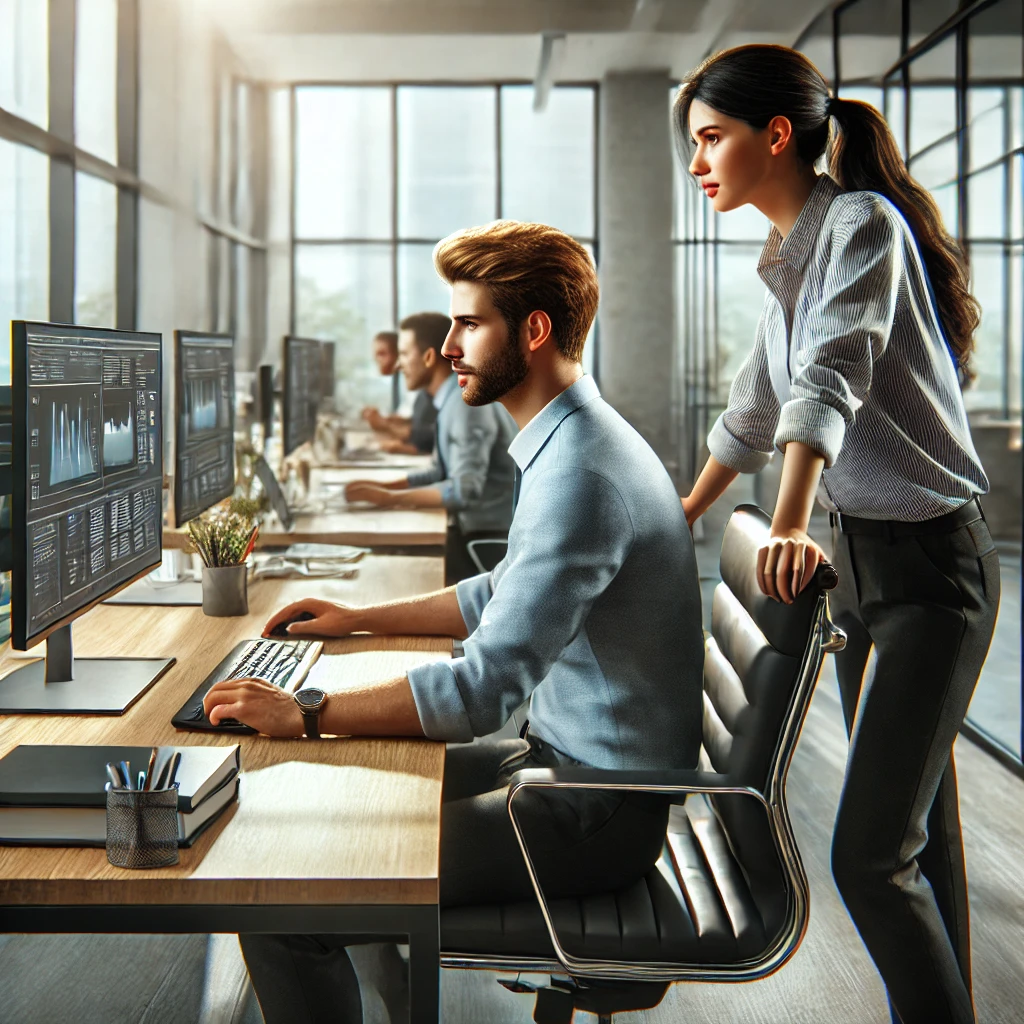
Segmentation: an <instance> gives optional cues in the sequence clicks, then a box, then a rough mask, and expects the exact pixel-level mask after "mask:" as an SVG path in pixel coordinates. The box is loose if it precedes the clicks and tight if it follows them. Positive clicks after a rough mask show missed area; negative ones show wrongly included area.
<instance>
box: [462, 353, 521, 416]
mask: <svg viewBox="0 0 1024 1024" xmlns="http://www.w3.org/2000/svg"><path fill="white" fill-rule="evenodd" d="M467 369H471V370H472V374H471V376H470V377H469V378H468V380H467V382H466V386H465V387H464V388H463V389H462V400H463V401H464V402H465V403H466V405H490V404H491V402H496V401H498V399H499V398H503V397H504V396H505V395H507V394H508V393H509V392H510V391H511V390H512V389H513V388H517V387H519V385H520V384H522V383H523V381H524V380H526V375H527V374H528V373H529V372H530V367H529V365H528V363H527V362H526V358H525V357H524V356H523V353H522V352H520V351H519V346H518V345H514V344H509V345H507V346H506V347H505V349H504V351H503V352H502V353H501V354H500V355H497V356H495V357H494V358H493V359H491V360H489V361H488V362H486V363H483V364H481V365H480V366H475V367H467ZM457 372H458V371H457V370H456V373H457Z"/></svg>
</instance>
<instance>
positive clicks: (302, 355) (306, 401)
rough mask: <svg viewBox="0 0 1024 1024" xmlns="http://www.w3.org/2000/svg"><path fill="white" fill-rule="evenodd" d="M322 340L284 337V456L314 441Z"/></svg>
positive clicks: (318, 402)
mask: <svg viewBox="0 0 1024 1024" xmlns="http://www.w3.org/2000/svg"><path fill="white" fill-rule="evenodd" d="M322 360H323V357H322V354H321V351H320V342H319V341H313V340H312V339H310V338H293V337H291V336H288V337H286V338H285V339H284V409H283V413H282V420H283V424H284V431H283V433H284V437H283V439H282V440H283V446H284V447H283V451H282V454H283V455H290V454H291V453H292V452H293V451H295V449H296V448H298V447H299V445H301V444H305V443H306V442H307V441H312V440H313V435H314V434H315V433H316V415H317V411H318V409H319V407H320V374H321V371H322V369H323V361H322Z"/></svg>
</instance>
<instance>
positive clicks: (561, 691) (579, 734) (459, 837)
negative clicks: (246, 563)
mask: <svg viewBox="0 0 1024 1024" xmlns="http://www.w3.org/2000/svg"><path fill="white" fill-rule="evenodd" d="M434 261H435V265H436V266H437V268H438V271H439V273H440V274H441V275H442V277H443V278H444V279H445V280H446V281H448V282H450V283H451V285H452V307H451V308H452V316H453V319H454V323H453V325H452V328H451V333H450V334H449V335H448V339H447V340H446V341H445V342H444V354H445V356H446V357H447V358H448V359H450V360H451V361H452V362H453V364H454V366H455V371H456V373H455V375H449V376H448V377H447V378H445V380H446V385H445V386H449V385H448V384H447V381H452V382H455V383H456V385H457V387H458V388H459V389H461V390H462V395H461V396H460V395H459V394H458V392H457V391H456V392H455V397H454V401H455V402H457V403H458V405H460V406H461V405H463V403H466V404H467V406H469V407H472V408H476V409H480V410H482V409H487V408H490V407H491V406H490V405H489V404H488V403H499V402H500V403H501V405H502V406H503V407H504V409H505V410H507V412H508V414H510V415H511V416H512V417H513V418H514V420H515V422H516V423H517V424H518V425H519V427H520V431H519V433H518V434H517V435H516V437H515V439H514V440H513V441H512V444H511V452H512V457H513V458H514V459H515V464H516V479H517V481H518V483H519V486H518V487H517V499H518V501H517V505H516V510H515V518H514V521H513V523H512V529H511V532H510V533H509V550H508V555H507V557H506V558H505V559H504V560H503V561H502V562H501V563H500V564H499V565H498V567H497V568H496V569H495V570H494V571H493V572H491V573H487V574H483V575H479V576H476V577H474V578H473V579H469V580H466V581H464V582H463V583H460V584H459V585H458V586H457V587H452V588H449V589H447V590H442V591H438V592H436V593H433V594H425V595H422V596H420V597H416V598H412V599H410V600H405V601H395V602H392V603H390V604H386V605H376V606H371V607H368V608H349V607H343V606H340V605H335V604H332V603H331V602H329V601H323V600H317V599H315V598H310V599H306V600H303V601H299V602H297V603H295V604H292V605H289V606H288V607H286V608H283V609H282V610H281V611H279V612H278V613H277V614H276V615H274V616H273V617H272V618H271V619H270V621H269V622H268V623H267V625H266V628H265V632H264V635H267V633H269V632H270V631H272V630H273V629H275V628H276V627H277V626H278V625H286V627H287V632H288V635H289V636H295V637H300V636H345V635H347V634H349V633H355V632H370V633H382V634H395V633H402V634H420V635H430V636H449V637H460V638H464V645H463V649H464V653H463V655H462V656H461V657H457V658H449V659H447V660H444V661H437V662H433V663H431V664H426V665H420V666H418V667H416V668H413V669H411V670H410V671H409V672H408V674H407V675H404V676H401V677H399V678H395V679H390V680H382V681H380V682H375V683H370V684H367V685H365V686H360V687H345V688H342V689H340V690H337V691H335V692H332V693H330V694H327V695H323V699H322V701H321V700H320V695H319V691H317V692H316V693H313V692H310V693H308V694H307V698H315V699H316V700H317V701H319V703H318V704H317V710H315V711H313V712H310V713H309V715H310V717H311V718H312V719H313V722H312V723H311V724H310V725H308V726H304V721H303V716H302V714H301V712H300V709H299V705H298V703H297V701H296V700H295V698H294V697H293V696H292V695H291V694H288V693H285V692H284V691H282V690H280V689H278V688H277V687H275V686H272V685H270V684H269V683H266V682H262V681H260V680H227V681H225V682H221V683H217V684H216V685H214V686H213V687H212V688H211V689H210V691H209V692H208V693H207V695H206V698H205V701H204V706H205V708H206V711H207V713H208V714H209V716H210V721H211V722H214V723H216V722H218V721H220V719H221V718H225V717H234V718H237V719H238V720H239V721H242V722H245V723H246V724H248V725H251V726H253V727H254V728H256V729H258V730H259V731H260V732H261V733H264V734H267V735H270V736H282V737H289V736H293V737H294V736H301V735H302V734H303V732H304V729H306V730H308V735H310V736H313V735H315V734H316V733H317V732H319V733H323V734H331V735H335V736H337V735H338V734H344V735H369V736H428V737H430V738H431V739H435V740H445V741H448V743H449V746H448V749H447V753H446V755H445V767H444V787H443V791H442V805H441V839H440V873H439V897H440V905H441V906H442V907H451V906H459V905H466V904H481V903H483V904H493V903H501V902H504V901H512V900H514V901H524V900H530V901H532V900H534V899H535V895H534V892H533V887H532V884H531V881H530V877H529V875H528V873H527V870H526V868H525V866H524V863H523V856H522V853H521V851H520V849H519V845H518V842H517V839H516V835H515V832H514V831H513V828H512V824H511V822H510V820H509V815H508V810H507V807H506V800H507V795H508V784H509V779H510V777H512V776H513V774H514V773H515V772H517V771H519V770H520V769H529V768H543V767H547V768H550V767H555V766H568V765H581V764H582V765H589V766H591V767H594V768H602V769H626V770H628V769H633V770H644V769H648V770H659V771H664V770H670V769H676V768H693V767H694V766H695V765H696V764H697V759H698V756H699V753H700V737H701V701H702V678H703V667H704V638H703V632H702V630H701V599H700V585H699V582H698V577H697V565H696V560H695V558H694V551H693V541H692V539H691V537H690V531H689V530H688V529H687V527H686V518H685V516H684V514H683V509H682V507H681V506H680V503H679V496H678V493H677V492H676V488H675V486H674V484H673V483H672V480H671V479H670V477H669V475H668V473H667V472H666V471H665V467H664V466H663V465H662V464H661V462H660V460H659V459H658V457H657V455H656V454H655V453H654V451H652V449H651V448H650V446H649V445H648V444H647V443H646V442H645V441H644V440H643V438H642V437H641V436H640V435H639V434H638V433H637V432H636V431H635V430H634V429H633V428H632V427H631V426H630V425H629V424H628V423H626V421H625V420H623V418H622V417H621V416H620V415H619V414H618V413H617V412H615V410H614V409H612V407H611V406H610V405H608V404H607V403H606V402H605V401H604V400H603V399H602V398H601V395H600V393H599V391H598V388H597V384H596V383H595V382H594V379H593V378H592V377H590V376H588V375H586V374H585V373H584V372H583V366H582V362H581V357H582V352H583V347H584V344H585V342H586V338H587V332H588V330H589V328H590V325H591V323H592V322H593V319H594V315H595V313H596V311H597V303H598V283H597V273H596V271H595V269H594V264H593V261H592V260H591V258H590V256H589V254H588V253H587V251H586V250H585V249H584V248H583V246H582V245H580V244H579V243H578V242H576V241H575V240H574V239H572V238H570V237H569V236H567V235H565V234H563V233H562V232H560V231H556V230H555V229H554V228H550V227H547V226H546V225H543V224H520V223H517V222H509V221H505V222H502V221H499V222H497V223H494V224H489V225H486V226H485V227H481V228H475V229H470V230H468V231H463V232H457V233H456V234H455V235H452V236H450V237H448V238H446V239H444V240H443V241H441V242H440V243H438V246H437V249H436V250H435V253H434ZM638 344H640V342H638ZM435 351H437V350H435V349H434V348H432V347H431V348H430V349H428V350H427V351H426V352H425V353H424V355H425V356H426V359H427V361H428V362H432V361H433V355H432V353H434V352H435ZM446 408H447V406H446ZM301 612H308V613H309V614H310V615H312V616H313V617H312V619H311V620H310V621H306V622H299V621H296V618H297V616H298V615H299V614H300V613H301ZM289 623H291V624H290V625H288V624H289ZM527 697H529V698H530V721H529V726H528V728H527V729H526V730H525V731H524V736H523V738H521V739H500V740H499V739H496V738H494V737H493V736H492V735H491V734H492V733H494V732H495V731H496V730H497V729H498V728H499V727H500V726H501V725H503V724H504V722H505V721H506V720H507V719H508V717H509V716H510V715H511V713H512V711H513V710H514V709H515V708H516V707H518V706H519V705H520V704H521V703H522V701H523V700H524V699H526V698H527ZM317 723H318V725H319V728H318V729H317V728H315V727H314V726H315V725H316V724H317ZM474 737H477V739H474ZM470 741H472V742H470ZM310 742H325V743H344V742H345V740H344V739H326V740H322V741H317V740H315V739H314V740H311V741H310ZM516 806H517V815H518V816H519V818H520V820H521V822H522V825H523V831H524V834H525V836H526V841H527V842H528V843H529V846H530V853H531V859H532V860H533V862H534V863H535V865H536V866H537V872H538V877H539V878H540V880H541V884H542V885H543V887H544V889H545V892H546V894H547V895H548V896H550V897H553V898H557V897H559V896H567V897H568V896H582V895H586V894H589V893H607V892H611V891H615V890H617V889H620V888H624V887H626V886H628V885H630V884H632V883H634V882H636V881H637V880H638V879H640V878H642V877H644V875H645V874H646V873H647V872H648V871H650V870H651V868H652V866H653V865H654V864H655V862H656V861H657V859H658V857H659V855H660V854H661V850H662V847H663V845H664V842H665V834H666V827H667V823H668V813H669V806H668V802H667V800H666V799H665V798H664V797H663V796H660V795H658V794H650V793H615V792H610V791H601V790H571V791H570V790H557V791H555V792H538V791H535V790H531V791H528V792H527V793H524V794H522V795H521V797H520V798H518V799H517V802H516ZM363 938H364V937H361V936H358V935H355V936H345V935H242V936H240V937H239V939H240V942H241V946H242V952H243V954H244V956H245V961H246V964H247V966H248V968H249V973H250V976H251V977H252V980H253V985H254V987H255V990H256V994H257V996H258V998H259V1002H260V1006H261V1008H262V1011H263V1016H264V1019H265V1020H266V1021H267V1024H321V1022H327V1021H331V1022H337V1024H356V1022H361V1021H362V1020H363V1012H362V1005H361V997H360V992H359V984H358V979H357V977H356V974H355V971H354V969H353V967H352V963H351V961H350V959H349V956H348V954H347V951H346V946H349V945H352V944H355V943H359V942H360V941H362V940H363ZM395 966H396V968H397V965H395ZM392 1019H393V1020H398V1019H408V1018H407V1017H404V1016H403V1017H398V1016H394V1017H392ZM475 1019H479V1018H475Z"/></svg>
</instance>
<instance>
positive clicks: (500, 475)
mask: <svg viewBox="0 0 1024 1024" xmlns="http://www.w3.org/2000/svg"><path fill="white" fill-rule="evenodd" d="M450 327H451V320H450V319H449V318H448V317H447V316H445V315H444V313H416V314H414V315H413V316H407V317H406V318H405V319H404V320H403V321H402V323H401V331H400V333H399V337H398V353H399V363H400V365H401V367H402V373H403V374H404V376H405V382H406V386H407V387H408V388H409V390H410V391H419V392H421V393H423V394H426V395H428V396H429V397H430V399H431V401H432V402H433V405H434V407H435V408H436V410H437V425H436V427H437V429H436V442H435V449H434V464H433V466H431V467H430V468H429V469H425V470H420V471H418V472H411V473H409V474H408V476H405V477H401V478H399V479H397V480H394V481H391V482H390V483H380V482H377V481H370V480H355V481H353V482H352V483H350V484H349V485H348V486H347V487H346V488H345V497H346V498H348V500H349V501H369V502H372V503H373V504H375V505H394V506H398V507H400V508H439V507H441V506H444V507H445V508H446V509H448V512H449V519H448V534H447V541H446V543H445V580H446V582H447V583H448V585H451V584H453V583H458V582H459V580H463V579H466V578H468V577H469V576H475V575H476V574H477V572H478V569H477V568H476V565H475V563H474V562H473V560H472V558H471V557H470V555H469V549H468V547H467V545H468V544H469V543H470V541H473V540H478V539H480V540H482V539H488V540H504V539H505V538H507V537H508V528H509V526H510V524H511V522H512V487H513V482H514V477H515V466H514V464H513V462H512V457H511V456H510V455H509V454H508V446H509V444H510V443H511V442H512V438H513V437H514V436H515V434H516V425H515V423H514V422H513V420H512V418H511V417H510V416H509V415H508V414H507V413H506V412H505V411H504V409H502V408H501V406H499V405H496V404H491V405H479V406H478V405H470V404H468V403H466V402H464V401H463V400H462V396H461V394H460V392H459V386H458V383H457V381H456V377H455V374H453V373H452V366H451V363H450V362H449V361H448V360H447V359H445V358H444V356H442V355H441V347H442V346H443V345H444V340H445V338H446V337H447V336H448V331H449V328H450Z"/></svg>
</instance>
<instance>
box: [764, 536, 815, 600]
mask: <svg viewBox="0 0 1024 1024" xmlns="http://www.w3.org/2000/svg"><path fill="white" fill-rule="evenodd" d="M825 561H828V556H827V555H826V554H825V552H824V551H823V550H822V549H821V548H820V547H819V546H818V545H817V544H816V543H815V542H814V541H813V540H811V538H810V536H808V534H807V532H806V531H805V530H797V529H792V530H784V531H781V532H775V531H773V532H772V536H771V538H770V539H769V541H768V543H767V544H766V545H765V546H764V547H763V548H761V549H760V550H759V551H758V553H757V585H758V586H759V587H760V588H761V593H762V594H765V595H766V596H768V597H770V598H772V600H775V601H781V602H782V603H783V604H792V603H793V601H794V600H796V597H797V595H798V594H799V593H800V592H801V591H802V590H803V589H804V587H806V586H807V584H808V583H810V582H811V577H812V576H813V575H814V570H815V569H817V568H818V565H819V564H820V563H821V562H825Z"/></svg>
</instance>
